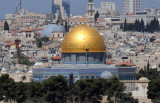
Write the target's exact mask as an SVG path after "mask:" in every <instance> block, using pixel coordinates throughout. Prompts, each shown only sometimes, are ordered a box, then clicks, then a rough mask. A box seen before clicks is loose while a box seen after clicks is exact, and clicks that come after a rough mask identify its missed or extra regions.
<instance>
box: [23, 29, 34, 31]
mask: <svg viewBox="0 0 160 103" xmlns="http://www.w3.org/2000/svg"><path fill="white" fill-rule="evenodd" d="M22 32H33V30H32V29H24V30H22Z"/></svg>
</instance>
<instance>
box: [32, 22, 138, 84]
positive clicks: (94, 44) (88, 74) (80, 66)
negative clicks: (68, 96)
mask: <svg viewBox="0 0 160 103" xmlns="http://www.w3.org/2000/svg"><path fill="white" fill-rule="evenodd" d="M61 53H62V64H59V65H54V66H53V67H52V68H38V69H33V80H34V81H43V80H45V79H47V78H49V77H51V76H53V75H62V76H64V77H65V78H66V79H68V78H69V75H70V74H73V76H74V82H76V81H77V80H80V79H91V78H95V79H96V78H101V76H102V75H104V76H105V77H107V78H108V77H111V76H112V77H118V78H119V79H120V80H135V79H136V76H135V75H136V68H135V67H116V66H110V65H106V64H105V63H106V47H105V43H104V40H103V38H102V37H101V35H100V34H99V33H98V32H97V31H96V30H95V29H93V28H92V27H90V26H87V25H84V24H82V25H79V26H77V27H75V28H73V29H72V30H71V31H70V32H69V33H68V34H67V35H66V36H65V38H64V40H63V43H62V51H61Z"/></svg>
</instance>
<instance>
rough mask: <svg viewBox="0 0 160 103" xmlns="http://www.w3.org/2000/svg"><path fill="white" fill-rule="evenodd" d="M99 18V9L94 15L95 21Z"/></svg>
mask: <svg viewBox="0 0 160 103" xmlns="http://www.w3.org/2000/svg"><path fill="white" fill-rule="evenodd" d="M97 18H99V12H98V11H97V12H96V14H95V16H94V20H95V22H97Z"/></svg>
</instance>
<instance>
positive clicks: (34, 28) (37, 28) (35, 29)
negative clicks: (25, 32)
mask: <svg viewBox="0 0 160 103" xmlns="http://www.w3.org/2000/svg"><path fill="white" fill-rule="evenodd" d="M34 30H43V28H34Z"/></svg>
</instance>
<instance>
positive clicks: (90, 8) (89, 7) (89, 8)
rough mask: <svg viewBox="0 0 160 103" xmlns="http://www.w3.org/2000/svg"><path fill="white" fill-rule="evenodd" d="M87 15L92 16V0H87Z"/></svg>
mask: <svg viewBox="0 0 160 103" xmlns="http://www.w3.org/2000/svg"><path fill="white" fill-rule="evenodd" d="M87 11H88V17H94V0H88V9H87Z"/></svg>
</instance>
